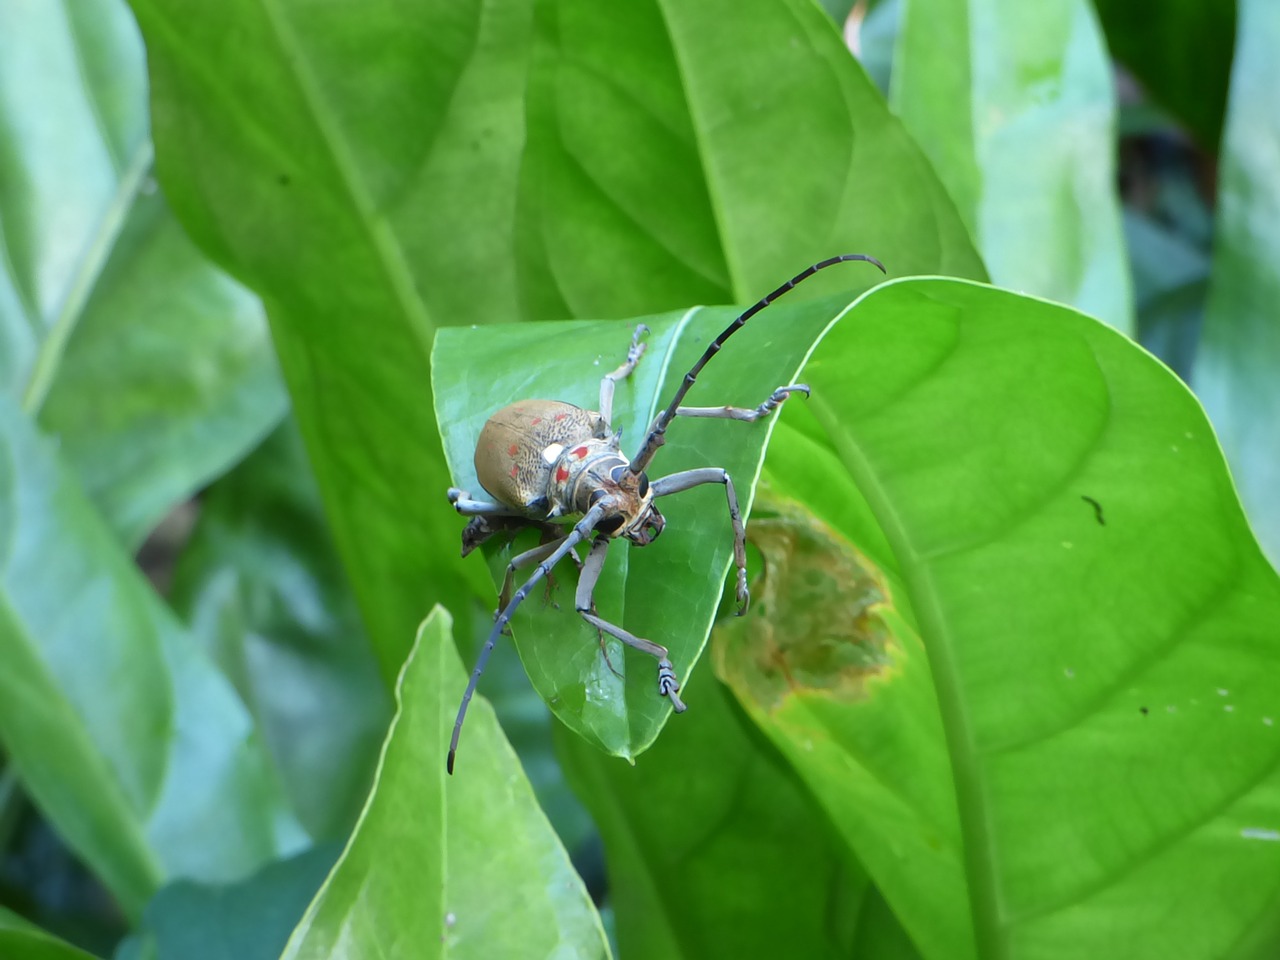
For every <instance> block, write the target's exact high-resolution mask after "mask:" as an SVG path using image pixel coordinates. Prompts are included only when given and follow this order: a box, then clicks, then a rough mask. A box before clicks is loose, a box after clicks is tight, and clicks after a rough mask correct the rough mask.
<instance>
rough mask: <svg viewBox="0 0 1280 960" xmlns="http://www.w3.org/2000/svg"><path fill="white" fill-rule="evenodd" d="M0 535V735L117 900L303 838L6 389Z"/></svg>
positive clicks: (0, 426) (225, 691)
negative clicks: (0, 665) (195, 837)
mask: <svg viewBox="0 0 1280 960" xmlns="http://www.w3.org/2000/svg"><path fill="white" fill-rule="evenodd" d="M0 544H3V547H4V549H3V553H0V660H2V661H3V662H4V664H5V669H4V670H3V671H0V739H2V740H3V743H4V747H5V751H6V753H7V754H8V756H9V760H10V762H11V763H12V764H13V765H14V767H15V769H16V771H17V773H18V775H19V777H20V778H21V781H22V783H23V786H24V788H25V789H26V790H27V791H28V792H29V794H30V795H31V796H32V798H33V799H34V800H35V801H36V803H37V804H38V805H39V806H40V809H41V810H42V812H43V813H44V815H45V816H46V817H47V818H48V819H49V821H50V822H51V823H52V824H53V825H54V826H55V827H56V829H57V830H58V832H59V834H60V835H61V837H62V838H63V839H64V841H65V842H66V843H67V844H68V845H69V846H70V847H71V848H72V849H74V850H75V851H76V852H77V854H79V856H80V857H82V858H83V859H84V860H85V861H86V862H87V863H88V864H89V866H90V868H91V869H92V870H93V871H94V872H95V873H96V874H97V875H98V876H99V877H100V878H101V879H102V881H103V883H104V884H105V885H106V886H107V887H108V888H109V889H110V890H111V892H112V893H113V894H114V895H115V896H116V898H117V899H118V900H119V901H120V903H121V905H122V907H123V908H124V909H125V910H126V911H127V912H128V913H129V914H131V915H136V914H137V911H138V910H139V909H140V908H141V906H142V904H143V903H144V902H145V901H146V899H147V898H148V897H149V896H150V895H151V893H153V892H154V890H155V888H156V887H157V886H158V885H159V884H160V883H161V882H162V881H163V880H164V879H166V878H169V877H181V876H187V877H194V878H199V879H208V880H226V879H231V878H234V877H236V876H239V875H241V874H243V873H245V872H248V871H250V870H252V869H253V868H254V867H256V866H258V865H259V864H261V863H262V862H263V861H265V860H267V859H270V858H272V857H274V856H275V855H276V854H278V853H280V852H284V851H287V850H289V849H291V848H292V847H294V846H296V845H297V844H298V843H299V842H301V840H302V836H301V832H300V831H299V830H298V828H297V826H296V824H295V823H294V822H293V820H292V818H291V817H290V815H289V814H288V813H287V812H286V811H285V808H284V805H283V803H282V800H281V797H280V796H279V793H278V791H277V789H276V786H275V783H274V781H273V780H272V778H271V776H270V774H269V772H268V769H267V765H266V758H265V756H264V755H263V753H262V749H261V744H260V743H259V742H258V739H257V734H256V732H255V730H254V727H253V724H252V722H251V720H250V718H249V716H248V714H247V713H246V712H245V709H244V707H243V706H242V704H241V703H240V701H239V700H238V699H237V698H236V696H235V693H234V691H233V690H232V689H231V687H230V685H229V684H228V683H227V682H226V680H225V679H224V678H223V677H222V675H221V674H220V673H218V672H217V671H216V670H215V669H214V667H213V666H212V664H210V662H209V661H208V660H206V659H205V658H204V656H203V655H202V654H201V653H200V651H199V650H197V649H196V647H195V646H194V643H193V641H192V638H191V637H190V636H189V635H187V634H186V633H185V632H184V631H183V630H182V628H181V627H180V626H179V625H178V623H177V622H176V621H175V619H174V617H173V615H172V614H171V613H170V612H169V611H168V609H167V608H166V607H164V606H163V604H162V603H161V602H160V601H159V599H158V598H157V597H156V595H155V594H154V592H153V591H152V588H151V586H150V584H148V583H147V582H146V581H145V580H144V579H143V577H142V575H141V574H140V573H139V572H138V570H137V568H136V567H135V566H134V565H133V563H132V560H131V558H130V557H129V556H128V555H127V554H126V553H124V552H123V551H122V550H121V549H120V547H119V545H118V544H117V542H116V540H115V539H114V537H113V536H112V534H111V533H110V532H109V531H108V530H107V529H106V528H105V527H104V526H103V524H102V523H101V521H100V520H99V519H98V517H97V516H96V515H95V513H94V511H93V508H92V507H91V506H90V505H89V503H88V502H87V501H86V500H85V498H84V496H83V494H82V493H81V491H80V490H79V488H78V487H77V486H76V485H75V482H74V481H73V480H72V479H71V478H70V477H69V476H68V474H67V471H66V470H65V469H64V468H63V467H62V466H61V464H60V463H59V461H58V460H57V458H56V455H55V454H54V451H53V449H52V444H51V443H50V441H48V440H47V439H45V438H42V437H40V436H39V435H38V434H37V432H36V431H35V429H34V427H32V426H31V424H30V423H29V422H28V421H27V419H26V417H25V416H24V415H23V414H22V413H21V411H19V410H18V409H17V408H16V405H15V404H13V403H12V401H9V400H4V399H0ZM194 831H198V832H199V833H200V834H201V836H203V837H204V838H206V841H205V842H203V843H200V844H193V843H191V842H190V837H191V835H192V833H193V832H194ZM215 838H216V839H215Z"/></svg>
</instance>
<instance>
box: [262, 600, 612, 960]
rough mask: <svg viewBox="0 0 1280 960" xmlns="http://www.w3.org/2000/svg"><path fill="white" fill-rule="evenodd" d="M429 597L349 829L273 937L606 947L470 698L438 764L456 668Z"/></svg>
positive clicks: (510, 758)
mask: <svg viewBox="0 0 1280 960" xmlns="http://www.w3.org/2000/svg"><path fill="white" fill-rule="evenodd" d="M450 627H451V620H450V617H449V615H448V614H447V613H446V612H445V611H444V610H443V608H441V607H436V608H435V609H434V610H433V611H432V613H431V615H430V616H429V617H428V618H427V620H426V621H425V622H424V623H423V625H422V627H421V629H420V630H419V632H418V639H417V641H416V643H415V645H414V648H413V651H412V653H411V654H410V656H409V660H408V661H407V662H406V664H405V667H404V670H403V672H402V673H401V677H400V682H399V684H398V686H397V700H398V702H399V712H398V713H397V715H396V719H395V720H394V721H393V722H392V725H391V730H390V732H389V733H388V735H387V740H386V742H385V744H384V745H383V748H382V757H381V759H380V760H379V763H378V772H377V775H376V776H375V782H374V789H373V793H372V794H371V795H370V797H369V800H368V803H367V804H366V806H365V810H364V813H363V814H362V815H361V817H360V822H359V823H358V824H357V826H356V831H355V833H354V834H353V835H352V837H351V840H350V842H349V843H348V845H347V848H346V850H345V851H344V852H343V854H342V857H341V859H340V860H339V861H338V864H337V866H336V867H334V869H333V872H332V873H331V874H330V875H329V879H328V880H327V881H326V882H325V885H324V886H323V887H322V888H321V890H320V893H319V894H318V895H317V897H316V899H315V901H314V902H313V903H312V904H311V907H310V909H309V910H308V911H307V914H306V916H305V917H304V918H303V920H302V922H301V924H299V926H298V928H297V929H296V930H295V931H294V934H293V937H292V938H291V940H290V942H289V946H288V947H287V948H286V950H285V953H284V957H285V958H286V960H294V958H303V957H306V958H315V957H343V958H348V960H350V958H359V957H370V958H373V957H377V958H399V957H404V958H410V957H411V958H414V960H418V958H427V957H443V956H449V957H552V956H554V957H606V956H608V955H609V948H608V945H607V944H606V942H605V938H604V930H603V929H602V927H601V926H600V918H599V916H598V915H597V914H596V911H595V908H594V907H592V905H591V901H590V899H589V898H588V897H587V894H586V890H585V889H584V888H583V886H582V881H581V880H580V879H579V878H578V876H577V874H576V873H574V871H573V868H572V866H570V864H569V858H568V856H567V855H566V854H565V851H564V848H563V847H561V846H560V843H559V841H558V840H557V839H556V836H555V834H554V832H553V831H552V830H551V827H550V824H548V823H547V820H546V817H545V816H543V814H542V811H541V810H540V809H539V808H538V805H537V803H536V801H535V800H534V797H533V791H532V789H531V788H530V786H529V783H528V781H527V780H526V779H525V778H524V775H523V773H522V772H521V770H520V765H519V762H518V761H517V760H516V756H515V753H514V752H513V751H512V750H511V747H510V745H509V744H508V743H507V742H506V740H505V738H504V737H503V736H502V732H501V730H500V728H499V727H498V725H497V722H496V721H495V720H494V717H493V712H492V710H491V709H490V708H489V706H488V704H487V703H485V702H484V701H483V700H478V701H477V702H476V703H475V704H473V707H472V712H473V716H472V719H471V725H470V726H469V728H468V733H469V734H470V739H471V749H470V750H469V751H468V753H467V755H466V757H464V758H463V760H462V762H461V763H459V766H458V771H457V775H456V776H454V777H447V776H446V774H445V772H444V760H445V752H446V749H447V747H448V744H449V731H450V728H451V727H452V725H453V706H454V704H453V693H454V690H455V689H457V688H458V687H459V686H460V685H461V684H462V683H464V682H465V672H464V670H463V668H462V665H461V663H460V661H459V660H458V656H457V653H456V651H455V650H454V646H453V639H452V637H451V636H450Z"/></svg>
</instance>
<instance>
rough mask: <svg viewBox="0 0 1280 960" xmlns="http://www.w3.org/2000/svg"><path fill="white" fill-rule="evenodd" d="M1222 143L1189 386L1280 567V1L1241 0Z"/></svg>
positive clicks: (1260, 533) (1255, 522)
mask: <svg viewBox="0 0 1280 960" xmlns="http://www.w3.org/2000/svg"><path fill="white" fill-rule="evenodd" d="M1239 6H1240V44H1239V49H1238V50H1237V51H1236V61H1235V66H1234V67H1233V68H1232V83H1231V107H1230V113H1229V115H1228V118H1227V132H1226V138H1225V142H1224V144H1223V156H1222V171H1221V183H1220V185H1219V203H1218V223H1217V231H1216V237H1215V240H1214V254H1213V279H1212V281H1211V285H1210V293H1209V305H1208V308H1207V312H1206V315H1205V325H1204V339H1203V342H1202V344H1201V347H1200V353H1199V356H1198V358H1197V365H1196V368H1195V373H1194V381H1193V382H1194V384H1195V387H1196V392H1197V393H1198V394H1199V395H1200V396H1201V398H1202V399H1203V400H1204V403H1205V406H1206V407H1207V408H1208V410H1209V414H1210V416H1212V417H1213V421H1214V424H1215V425H1216V426H1217V428H1218V435H1219V436H1220V437H1221V438H1222V445H1223V447H1224V448H1225V449H1226V453H1227V460H1228V461H1229V462H1230V463H1231V467H1232V470H1233V472H1234V473H1235V478H1236V484H1237V486H1238V487H1239V488H1240V496H1241V498H1242V499H1243V500H1244V503H1245V507H1246V508H1247V509H1248V511H1249V518H1250V520H1251V521H1252V522H1253V527H1254V530H1255V531H1256V532H1257V535H1258V539H1259V540H1261V541H1262V545H1263V546H1264V547H1265V548H1266V550H1267V552H1268V554H1269V556H1270V557H1271V561H1272V562H1273V563H1275V564H1280V496H1277V495H1276V491H1277V490H1280V417H1277V415H1276V414H1277V411H1280V323H1278V322H1277V320H1276V307H1275V305H1276V303H1277V298H1280V175H1278V171H1277V166H1276V157H1277V155H1278V152H1280V115H1278V114H1277V111H1276V105H1275V97H1274V96H1273V93H1274V91H1275V90H1276V85H1277V84H1278V83H1280V64H1277V62H1276V55H1275V51H1276V45H1277V44H1280V8H1278V7H1277V6H1276V5H1275V4H1274V3H1268V2H1265V0H1263V2H1259V0H1241V2H1240V5H1239Z"/></svg>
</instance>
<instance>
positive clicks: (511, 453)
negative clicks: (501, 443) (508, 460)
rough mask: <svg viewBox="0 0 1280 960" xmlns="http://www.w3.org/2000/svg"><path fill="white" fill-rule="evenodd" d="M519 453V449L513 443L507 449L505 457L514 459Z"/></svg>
mask: <svg viewBox="0 0 1280 960" xmlns="http://www.w3.org/2000/svg"><path fill="white" fill-rule="evenodd" d="M519 452H520V448H519V447H517V446H516V445H515V444H514V443H513V444H512V445H511V446H509V447H507V456H509V457H514V456H515V455H516V454H517V453H519Z"/></svg>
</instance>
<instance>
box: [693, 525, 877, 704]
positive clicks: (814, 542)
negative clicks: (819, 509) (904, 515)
mask: <svg viewBox="0 0 1280 960" xmlns="http://www.w3.org/2000/svg"><path fill="white" fill-rule="evenodd" d="M761 505H762V506H765V504H763V503H762V504H761ZM767 508H771V509H772V510H773V511H775V512H777V513H778V514H779V515H777V516H774V517H768V518H762V519H757V518H753V519H752V520H751V522H750V524H749V525H748V527H747V538H748V540H750V541H751V543H753V544H754V545H755V546H756V547H757V548H758V549H759V551H760V554H761V558H762V559H763V561H764V568H763V570H762V572H761V573H760V574H759V575H758V576H757V577H756V578H755V581H754V583H753V584H752V585H751V595H752V603H751V608H750V610H749V611H748V612H747V614H746V616H744V617H741V618H736V617H730V618H726V619H725V620H723V621H721V624H720V625H719V626H718V627H717V628H716V641H715V646H714V649H713V656H714V661H715V665H716V672H717V674H719V675H720V677H721V678H722V679H724V680H725V682H727V683H728V684H729V685H730V686H732V687H733V688H734V689H735V691H736V692H737V693H738V695H739V696H740V697H742V696H748V697H750V698H751V699H753V700H755V701H756V702H757V703H758V704H759V705H760V706H761V707H762V708H764V709H766V710H773V709H775V708H776V707H777V706H779V705H780V704H781V703H782V701H783V700H784V699H786V698H787V697H788V696H789V695H791V694H795V693H801V692H807V693H811V694H825V695H826V696H830V697H833V698H836V699H840V700H859V699H862V698H864V697H866V696H867V695H868V694H869V692H870V691H869V688H870V687H871V686H872V685H873V684H874V683H875V682H876V681H877V680H879V679H880V678H882V677H884V676H885V675H887V674H890V673H891V671H892V668H893V665H894V660H895V657H897V656H898V655H899V648H898V644H897V641H896V639H895V637H894V635H893V632H892V630H891V629H890V627H889V625H888V624H887V623H886V622H885V620H884V619H883V616H882V614H883V613H884V612H885V610H886V608H887V607H889V606H891V599H890V597H889V591H888V587H887V585H886V583H885V581H884V577H883V576H882V575H881V574H880V572H879V570H877V569H876V568H875V567H874V566H873V565H872V564H871V562H870V561H869V560H868V559H867V558H866V557H864V556H863V555H862V554H861V553H860V552H859V551H858V550H857V549H856V548H855V547H854V546H853V545H852V544H851V543H849V541H848V540H847V539H845V538H844V537H843V536H842V535H841V534H840V533H839V532H837V531H836V530H833V529H832V528H831V527H829V526H827V525H826V524H825V523H823V522H822V521H821V520H819V519H818V518H817V517H815V516H813V515H812V514H811V513H809V512H808V510H807V509H806V508H804V507H803V506H801V505H799V504H794V503H787V504H780V503H778V502H774V503H772V504H768V506H767Z"/></svg>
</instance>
